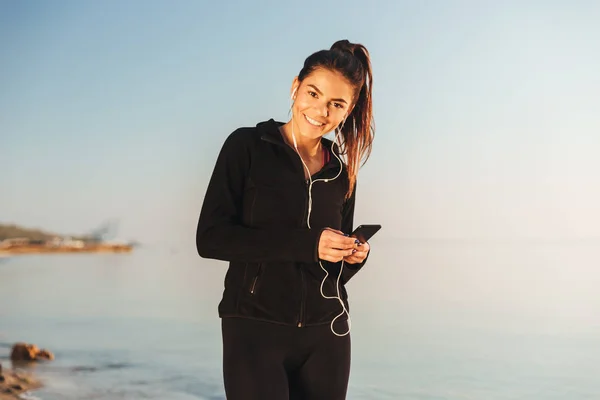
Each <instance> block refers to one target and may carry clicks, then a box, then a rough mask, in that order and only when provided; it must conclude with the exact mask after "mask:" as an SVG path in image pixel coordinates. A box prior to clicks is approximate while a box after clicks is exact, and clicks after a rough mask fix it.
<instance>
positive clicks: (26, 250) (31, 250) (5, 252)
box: [0, 244, 133, 257]
mask: <svg viewBox="0 0 600 400" xmlns="http://www.w3.org/2000/svg"><path fill="white" fill-rule="evenodd" d="M132 251H133V246H132V245H129V244H98V245H88V246H84V247H68V246H45V245H22V246H12V247H8V248H0V257H3V256H13V255H15V256H16V255H28V254H67V253H130V252H132Z"/></svg>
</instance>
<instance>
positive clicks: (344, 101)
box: [307, 84, 348, 104]
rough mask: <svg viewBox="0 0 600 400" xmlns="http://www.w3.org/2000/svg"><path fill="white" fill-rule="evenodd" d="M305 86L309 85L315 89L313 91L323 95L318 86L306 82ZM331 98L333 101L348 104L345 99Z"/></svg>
mask: <svg viewBox="0 0 600 400" xmlns="http://www.w3.org/2000/svg"><path fill="white" fill-rule="evenodd" d="M307 86H310V87H311V88H313V89H315V91H316V92H317V93H319V94H320V95H323V92H321V91H320V90H319V88H318V87H316V86H315V85H312V84H308V85H307ZM331 100H333V101H339V102H340V103H346V104H348V102H347V101H346V100H344V99H331Z"/></svg>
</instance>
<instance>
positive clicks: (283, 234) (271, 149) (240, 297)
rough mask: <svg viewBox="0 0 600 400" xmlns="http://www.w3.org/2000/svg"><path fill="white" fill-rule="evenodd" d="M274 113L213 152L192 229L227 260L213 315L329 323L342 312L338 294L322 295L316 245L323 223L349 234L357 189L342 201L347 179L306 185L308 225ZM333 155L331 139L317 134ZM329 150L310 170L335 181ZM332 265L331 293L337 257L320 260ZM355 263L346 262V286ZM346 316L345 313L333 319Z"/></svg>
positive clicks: (298, 168)
mask: <svg viewBox="0 0 600 400" xmlns="http://www.w3.org/2000/svg"><path fill="white" fill-rule="evenodd" d="M281 125H282V123H281V122H276V121H274V120H273V119H271V120H269V121H265V122H261V123H259V124H257V125H256V127H246V128H239V129H237V130H235V131H234V132H233V133H231V134H230V135H229V136H228V137H227V139H226V140H225V142H224V144H223V147H222V148H221V151H220V153H219V155H218V158H217V161H216V165H215V167H214V170H213V173H212V176H211V179H210V181H209V184H208V188H207V191H206V195H205V197H204V203H203V205H202V209H201V212H200V218H199V221H198V228H197V233H196V244H197V250H198V253H199V255H200V256H201V257H203V258H212V259H218V260H224V261H229V268H228V270H227V273H226V275H225V287H224V291H223V298H222V300H221V302H220V303H219V307H218V311H219V316H220V317H230V316H237V317H247V318H253V319H258V320H263V321H270V322H275V323H280V324H285V325H294V326H298V327H302V326H310V325H320V324H325V323H330V322H331V320H333V319H334V318H335V317H336V316H337V315H339V314H340V313H341V312H342V308H341V305H340V303H339V302H338V300H337V299H325V298H323V297H322V296H321V292H320V285H321V281H322V280H323V278H324V276H325V272H324V271H323V270H322V269H321V267H320V266H319V258H318V242H319V238H320V236H321V232H322V230H323V229H324V228H326V227H330V228H334V229H338V230H340V231H342V232H344V233H348V234H349V233H351V232H352V229H353V219H354V205H355V196H356V189H355V190H354V191H353V193H352V196H351V197H349V198H348V199H345V194H346V191H347V188H348V176H347V171H346V168H345V165H344V166H343V169H342V173H341V174H340V176H339V177H338V178H336V179H334V180H331V181H329V182H326V183H325V182H322V181H319V182H316V183H314V184H313V187H312V211H311V218H310V224H311V229H309V228H308V226H307V221H306V218H307V212H308V187H309V182H308V180H307V179H305V177H304V166H303V164H302V162H301V161H300V158H299V156H298V154H297V153H296V152H295V151H294V149H293V148H291V147H290V146H288V145H287V144H286V143H285V141H284V139H283V136H282V134H281V133H280V131H279V126H281ZM322 142H323V144H324V145H326V146H327V147H328V148H329V149H330V150H331V151H335V152H336V154H339V152H338V149H337V146H336V145H334V144H333V142H332V141H331V140H328V139H326V138H323V139H322ZM339 167H340V163H339V161H338V159H337V158H336V157H335V156H333V155H332V156H331V157H330V159H329V162H328V163H327V164H326V165H324V167H323V168H322V169H321V170H320V171H319V172H317V173H316V174H315V175H313V177H312V178H313V180H315V179H319V178H334V177H335V176H336V175H337V174H338V172H339ZM321 262H322V265H323V267H324V268H326V269H327V270H328V271H329V278H328V279H327V281H326V283H325V284H324V285H323V292H324V294H325V295H326V296H336V295H337V291H336V280H337V277H338V274H339V268H340V266H341V262H340V263H330V262H326V261H321ZM365 262H366V260H365V261H363V263H361V264H348V263H344V267H343V268H344V270H343V275H342V278H341V279H340V286H341V287H340V289H339V291H340V296H341V298H342V300H343V301H344V303H345V305H346V308H347V309H348V310H349V306H348V295H347V292H346V289H345V287H344V285H345V284H346V283H347V282H348V281H349V280H350V278H351V277H352V276H353V275H354V274H356V273H357V272H358V270H359V269H360V268H362V266H363V265H364V263H365ZM345 319H347V317H346V315H345V314H344V315H343V316H341V317H339V318H338V320H345Z"/></svg>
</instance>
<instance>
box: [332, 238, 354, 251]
mask: <svg viewBox="0 0 600 400" xmlns="http://www.w3.org/2000/svg"><path fill="white" fill-rule="evenodd" d="M329 240H330V243H331V244H332V246H331V247H337V248H340V249H348V248H351V247H354V246H355V245H356V244H358V243H357V239H355V238H352V237H349V236H344V235H332V236H331V237H329Z"/></svg>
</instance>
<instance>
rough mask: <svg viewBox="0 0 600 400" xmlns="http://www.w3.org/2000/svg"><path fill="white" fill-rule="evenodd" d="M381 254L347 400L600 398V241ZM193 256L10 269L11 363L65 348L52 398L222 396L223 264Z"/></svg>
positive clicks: (156, 254)
mask: <svg viewBox="0 0 600 400" xmlns="http://www.w3.org/2000/svg"><path fill="white" fill-rule="evenodd" d="M373 247H374V251H373V254H372V255H371V257H370V259H369V262H368V264H367V266H366V267H365V268H364V269H363V270H362V271H360V272H359V273H358V274H357V275H356V276H355V277H354V279H353V280H352V281H351V282H350V283H349V284H348V291H349V294H350V304H351V305H350V307H351V308H350V312H351V316H352V332H351V337H352V342H353V347H352V372H351V377H350V384H349V389H348V399H353V400H361V399H382V400H387V399H390V400H391V399H414V400H434V399H435V400H438V399H456V400H499V399H507V400H508V399H511V400H512V399H528V400H529V399H530V400H543V399H548V400H550V399H556V400H559V399H560V400H579V399H581V400H583V399H590V400H591V399H598V398H600V379H599V377H600V290H598V288H599V287H600V252H599V248H600V247H599V246H598V244H597V243H543V242H542V243H535V242H523V243H520V242H489V243H486V242H474V241H472V242H467V241H464V242H460V241H449V242H443V241H397V242H395V243H376V241H374V244H373ZM192 249H193V246H177V245H175V246H155V247H140V248H138V249H136V250H135V251H134V252H133V253H131V254H69V255H35V256H19V257H11V258H8V259H7V258H4V259H2V260H0V362H2V364H3V365H6V366H10V365H11V364H10V361H9V360H8V355H9V351H10V346H11V345H12V344H13V343H15V342H17V341H26V342H30V343H35V344H37V345H38V346H39V347H42V348H47V349H49V350H50V351H52V352H53V353H54V354H55V357H56V358H55V360H54V361H51V362H43V363H37V364H35V365H34V366H32V367H31V369H32V372H33V373H35V374H36V375H37V376H39V377H40V378H41V379H42V380H43V381H44V383H45V386H44V388H43V389H41V390H39V391H36V392H35V393H33V395H34V396H35V397H36V398H39V399H41V400H58V399H60V400H71V399H72V400H74V399H77V400H85V399H90V400H91V399H97V400H104V399H173V400H188V399H189V400H192V399H193V400H199V399H211V400H217V399H224V398H225V395H224V390H223V386H222V375H221V336H220V330H219V329H220V325H219V319H218V317H217V313H216V308H217V304H218V302H219V300H220V296H221V291H222V287H223V276H224V273H225V269H226V264H225V263H223V262H219V261H212V260H203V259H200V258H199V257H198V256H197V255H196V254H195V253H194V252H193V250H192Z"/></svg>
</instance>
